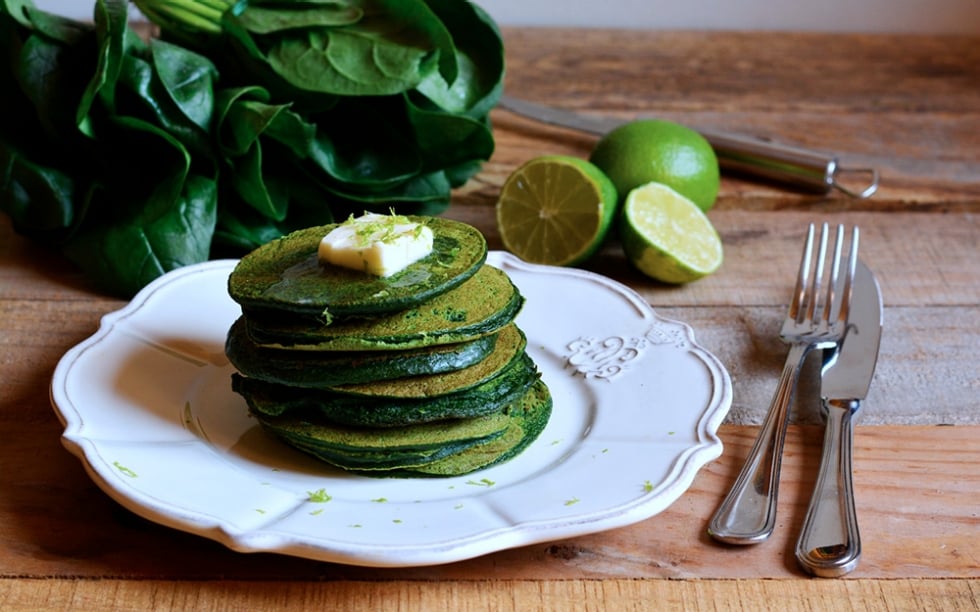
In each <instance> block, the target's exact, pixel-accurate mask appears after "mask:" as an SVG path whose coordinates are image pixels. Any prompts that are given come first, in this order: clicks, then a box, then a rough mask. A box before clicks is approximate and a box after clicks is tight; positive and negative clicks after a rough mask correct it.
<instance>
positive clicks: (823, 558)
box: [796, 400, 861, 578]
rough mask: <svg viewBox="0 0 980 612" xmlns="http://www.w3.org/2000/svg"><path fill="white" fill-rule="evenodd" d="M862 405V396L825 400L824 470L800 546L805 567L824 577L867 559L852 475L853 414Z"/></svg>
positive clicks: (833, 576) (800, 556) (815, 491)
mask: <svg viewBox="0 0 980 612" xmlns="http://www.w3.org/2000/svg"><path fill="white" fill-rule="evenodd" d="M859 406H860V402H858V401H857V400H831V401H828V402H825V403H824V408H825V410H826V413H827V428H826V430H825V431H824V439H823V454H822V456H821V458H820V471H819V472H818V473H817V483H816V487H815V488H814V490H813V497H812V498H811V499H810V507H809V508H808V509H807V512H806V518H805V519H804V520H803V531H802V532H801V533H800V539H799V541H798V542H797V544H796V558H797V560H799V562H800V565H802V566H803V568H804V569H805V570H807V571H808V572H810V573H811V574H813V575H815V576H820V577H822V578H835V577H837V576H843V575H844V574H846V573H848V572H850V571H851V570H853V569H854V568H855V567H857V564H858V560H859V559H860V558H861V533H860V531H859V530H858V522H857V511H856V509H855V507H854V486H853V478H852V475H851V449H852V448H853V440H854V427H853V418H852V416H853V414H854V412H856V411H857V409H858V407H859Z"/></svg>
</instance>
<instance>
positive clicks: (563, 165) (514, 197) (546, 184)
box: [497, 155, 617, 266]
mask: <svg viewBox="0 0 980 612" xmlns="http://www.w3.org/2000/svg"><path fill="white" fill-rule="evenodd" d="M616 200H617V193H616V188H615V187H614V186H613V184H612V181H611V180H609V177H607V176H606V175H605V174H603V172H602V171H601V170H599V169H598V168H596V167H595V166H594V165H593V164H591V163H589V162H587V161H585V160H584V159H578V158H576V157H570V156H562V155H549V156H544V157H538V158H535V159H532V160H530V161H528V162H526V163H525V164H524V165H522V166H521V167H519V168H518V169H517V170H515V171H514V172H513V174H511V175H510V177H509V178H508V179H507V181H506V182H505V183H504V185H503V187H502V188H501V191H500V198H499V199H498V200H497V228H498V229H499V230H500V238H501V240H502V241H503V243H504V247H505V248H506V249H507V250H508V251H510V252H511V253H513V254H514V255H517V256H518V257H520V258H521V259H523V260H524V261H528V262H531V263H541V264H550V265H556V266H566V265H575V264H578V263H581V262H582V261H584V260H585V259H586V258H588V257H589V256H590V255H592V254H593V253H595V251H596V250H597V249H598V248H599V246H601V244H602V241H603V240H604V239H605V237H606V234H607V233H608V231H609V227H610V226H611V225H612V219H613V216H614V213H615V210H616Z"/></svg>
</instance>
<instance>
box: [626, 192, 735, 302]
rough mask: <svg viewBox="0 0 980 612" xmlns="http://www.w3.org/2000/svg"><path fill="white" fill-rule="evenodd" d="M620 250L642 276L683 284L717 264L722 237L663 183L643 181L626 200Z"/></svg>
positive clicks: (713, 268)
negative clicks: (621, 249)
mask: <svg viewBox="0 0 980 612" xmlns="http://www.w3.org/2000/svg"><path fill="white" fill-rule="evenodd" d="M622 240H623V250H624V251H625V252H626V256H627V257H628V258H629V260H630V261H631V262H632V263H633V264H634V265H635V266H636V267H637V268H638V269H639V270H640V271H641V272H643V273H644V274H646V275H647V276H650V277H652V278H655V279H657V280H660V281H663V282H665V283H673V284H680V283H688V282H691V281H694V280H697V279H699V278H702V277H704V276H707V275H708V274H711V273H712V272H714V271H715V270H717V269H718V268H719V267H720V266H721V262H722V258H723V255H722V247H721V238H720V237H719V236H718V232H717V231H716V230H715V228H714V226H713V225H712V224H711V221H710V220H709V219H708V217H707V216H705V214H704V213H703V212H702V211H701V209H700V208H698V206H697V205H696V204H695V203H694V202H692V201H691V200H689V199H688V198H686V197H684V196H682V195H681V194H679V193H677V192H676V191H674V190H673V189H671V188H670V187H668V186H667V185H664V184H662V183H647V184H646V185H642V186H640V187H637V188H636V189H633V190H632V191H630V192H629V194H628V195H627V196H626V202H625V204H624V207H623V227H622Z"/></svg>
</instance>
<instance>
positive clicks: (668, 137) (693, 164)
mask: <svg viewBox="0 0 980 612" xmlns="http://www.w3.org/2000/svg"><path fill="white" fill-rule="evenodd" d="M589 161H591V162H592V163H593V164H595V165H596V166H597V167H598V168H599V169H600V170H602V171H603V172H604V173H605V174H606V175H607V176H608V177H609V178H610V179H611V180H612V182H613V184H614V185H615V186H616V191H617V192H618V193H619V195H620V198H621V199H624V198H625V197H626V196H627V194H629V192H630V191H632V190H633V189H635V188H637V187H639V186H640V185H645V184H647V183H650V182H657V183H663V184H664V185H667V186H669V187H671V188H672V189H674V190H675V191H677V192H678V193H680V194H681V195H683V196H684V197H686V198H688V199H690V200H691V201H692V202H694V203H695V204H697V206H698V208H700V209H701V210H702V211H707V210H708V209H710V208H711V207H712V206H714V203H715V198H717V197H718V188H719V186H720V183H721V180H720V176H719V175H720V173H719V169H718V157H717V156H716V155H715V152H714V149H712V148H711V144H709V143H708V141H707V140H705V138H704V136H702V135H701V134H699V133H697V132H696V131H694V130H692V129H691V128H689V127H687V126H684V125H681V124H679V123H674V122H671V121H665V120H662V119H639V120H636V121H631V122H629V123H625V124H623V125H621V126H619V127H617V128H615V129H614V130H612V131H611V132H609V133H607V134H606V135H605V136H603V137H602V138H600V139H599V142H597V143H596V146H595V148H594V149H593V150H592V154H591V156H590V157H589Z"/></svg>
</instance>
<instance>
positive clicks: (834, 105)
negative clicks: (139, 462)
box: [0, 29, 980, 612]
mask: <svg viewBox="0 0 980 612" xmlns="http://www.w3.org/2000/svg"><path fill="white" fill-rule="evenodd" d="M505 40H506V48H507V52H508V80H507V89H508V91H509V92H510V93H512V94H515V95H520V96H522V97H525V98H528V99H532V100H536V101H539V102H545V103H550V104H554V105H561V106H565V107H568V108H572V109H576V110H580V111H583V112H595V113H606V114H614V115H618V116H623V117H627V116H631V115H633V114H634V113H647V114H653V113H655V114H657V115H660V116H663V117H666V118H669V119H674V120H677V121H681V122H685V123H688V124H690V125H694V126H703V127H706V128H713V129H722V130H729V131H736V132H740V133H745V134H750V135H757V136H761V137H771V138H773V139H777V140H781V141H786V142H791V143H795V144H799V145H804V146H807V147H810V148H813V149H818V150H824V151H836V152H838V153H839V154H840V156H841V161H842V163H845V164H849V165H856V166H864V165H871V166H874V167H877V168H879V169H880V170H881V172H882V177H883V178H882V186H881V189H880V192H879V193H878V194H877V195H875V196H874V197H873V198H872V199H869V200H866V201H858V200H854V199H850V198H848V197H846V196H843V195H841V194H836V193H834V194H829V195H814V194H806V193H800V192H797V191H793V190H791V189H785V188H783V187H779V186H774V185H766V184H760V183H756V182H751V181H747V180H744V179H740V178H737V177H725V179H724V181H723V185H722V192H721V195H720V198H719V200H718V204H717V205H716V207H715V208H714V209H713V210H712V211H711V213H710V218H711V220H712V221H713V222H714V224H715V225H716V227H717V228H718V230H719V232H720V234H721V236H722V239H723V241H724V245H725V252H726V260H725V265H724V267H723V268H722V269H721V270H720V271H719V272H718V273H717V274H715V275H714V276H711V277H709V278H706V279H704V280H702V281H699V282H697V283H693V284H691V285H688V286H684V287H667V286H663V285H659V284H656V283H654V282H652V281H649V280H647V279H645V278H643V277H641V276H640V275H638V274H637V273H636V272H634V271H632V270H631V269H630V268H629V267H628V266H627V264H626V262H625V260H624V259H623V256H622V254H621V253H620V251H619V249H618V247H617V246H616V245H615V244H611V245H609V246H608V247H607V248H606V249H605V250H603V251H602V253H601V254H600V255H599V256H598V257H597V258H596V259H595V260H594V261H592V262H590V263H589V266H588V267H589V268H591V269H593V270H596V271H599V272H601V273H603V274H607V275H609V276H611V277H613V278H616V279H619V280H621V281H623V282H625V283H627V284H629V285H631V286H633V287H635V288H636V289H637V290H639V291H640V292H641V293H642V294H643V295H644V296H645V297H646V298H647V299H648V300H649V301H650V303H652V304H653V305H654V306H655V308H656V309H657V310H658V312H660V313H661V314H662V315H664V316H667V317H669V318H675V319H680V320H683V321H686V322H688V323H690V324H691V325H692V326H693V327H694V329H695V330H696V333H697V337H698V340H699V342H700V343H701V344H702V345H704V346H705V347H706V348H707V349H708V350H710V351H712V352H713V353H715V354H716V355H717V356H718V357H719V358H720V359H721V360H722V362H723V363H724V364H725V366H726V368H727V369H728V370H729V372H730V374H731V376H732V380H733V388H734V403H733V406H732V411H731V413H730V415H729V420H728V421H727V422H726V424H725V425H723V426H722V428H721V432H720V433H721V437H722V439H723V441H724V443H725V452H724V454H723V455H722V457H721V458H720V459H718V460H717V461H714V462H712V463H711V464H709V465H708V466H707V467H705V468H704V469H703V470H702V471H701V472H700V473H699V474H698V476H697V478H696V479H695V481H694V483H693V486H692V487H691V488H690V490H689V491H688V492H687V493H686V494H684V495H683V496H682V497H681V498H680V499H679V500H678V501H677V502H676V503H674V504H673V505H672V506H671V507H670V508H668V509H667V510H666V511H664V512H663V513H661V514H659V515H657V516H655V517H653V518H650V519H649V520H646V521H643V522H641V523H639V524H635V525H632V526H629V527H623V528H620V529H616V530H612V531H608V532H604V533H598V534H594V535H589V536H584V537H578V538H574V539H568V540H560V541H555V542H549V543H543V544H537V545H533V546H526V547H523V548H518V549H514V550H506V551H502V552H499V553H496V554H491V555H488V556H485V557H482V558H478V559H473V560H469V561H463V562H459V563H453V564H449V565H443V566H436V567H424V568H411V569H386V570H379V569H368V568H358V567H347V566H339V565H331V564H325V563H319V562H313V561H307V560H303V559H298V558H290V557H282V556H276V555H272V554H250V555H246V554H239V553H235V552H232V551H230V550H227V549H225V548H223V547H222V546H221V545H219V544H216V543H213V542H211V541H209V540H206V539H203V538H200V537H197V536H192V535H188V534H184V533H181V532H177V531H173V530H170V529H168V528H165V527H161V526H158V525H156V524H153V523H150V522H148V521H145V520H143V519H140V518H138V517H136V516H135V515H133V514H131V513H130V512H128V511H125V510H123V509H122V508H121V507H120V506H118V505H117V504H116V503H114V502H113V501H111V500H110V499H109V498H108V496H107V495H105V494H104V493H102V492H101V491H100V490H99V489H97V488H96V486H95V485H94V484H93V483H92V481H91V480H89V478H87V477H86V475H85V473H84V471H83V469H82V466H81V465H80V463H79V461H78V460H77V459H75V458H74V457H73V456H71V455H69V454H68V453H67V452H66V451H65V450H64V449H63V448H62V447H61V444H60V442H59V436H60V433H61V427H60V425H59V423H58V420H57V419H56V417H55V415H54V413H53V411H52V409H51V406H50V404H49V400H48V384H49V381H50V377H51V374H52V370H53V368H54V366H55V363H56V362H57V360H58V359H59V358H60V357H61V355H62V354H63V353H64V352H65V351H66V350H67V349H69V348H70V347H72V346H73V345H75V344H76V343H78V342H80V341H82V340H83V339H85V338H86V337H88V336H89V335H91V334H92V333H93V332H95V330H96V328H97V326H98V323H99V318H100V317H101V316H102V315H104V314H106V313H107V312H110V311H112V310H115V309H117V308H119V307H121V306H122V305H123V302H122V301H119V300H116V299H111V298H109V297H106V296H104V295H100V294H99V293H97V292H95V291H93V290H92V289H90V288H89V287H88V286H87V285H86V283H85V281H84V279H82V278H81V277H80V276H79V275H78V274H77V273H76V272H75V271H74V270H72V269H71V267H70V266H69V265H67V264H66V263H65V261H64V260H63V259H62V258H61V257H59V256H58V255H55V254H51V253H49V252H45V251H42V250H40V248H39V247H37V246H35V245H33V244H31V243H29V242H27V241H26V240H24V239H23V238H21V237H19V236H17V235H15V234H14V233H13V231H12V229H11V228H10V225H9V222H7V221H6V220H3V221H0V368H2V376H0V420H2V431H3V438H2V439H3V443H2V445H0V465H2V470H3V472H2V476H0V577H2V580H0V608H2V609H35V608H41V607H49V608H72V609H94V608H99V609H106V608H110V607H116V608H127V609H128V608H134V609H135V608H150V607H151V608H159V609H166V608H181V609H205V610H217V609H229V608H244V607H246V606H247V607H249V608H252V609H260V608H262V607H271V606H273V605H277V606H282V605H284V604H286V602H288V603H289V605H290V606H293V607H298V606H307V607H314V606H315V607H318V608H329V609H356V608H366V609H381V608H382V606H383V607H384V609H445V610H450V609H451V610H456V611H458V612H463V611H465V610H477V609H495V610H497V609H499V610H518V609H520V610H523V609H534V608H546V609H549V610H580V609H601V608H608V609H610V610H612V609H615V610H628V609H655V608H656V609H662V608H665V607H668V606H669V607H673V608H695V607H706V608H717V609H773V610H776V609H778V610H793V609H800V610H803V609H806V610H809V609H824V608H830V607H832V606H833V607H838V606H841V607H843V606H849V607H850V608H852V609H859V610H863V609H869V610H872V609H873V610H884V609H889V610H912V609H916V610H924V609H925V610H976V609H978V607H980V581H978V578H980V519H978V508H980V476H978V473H977V472H978V470H977V466H978V465H980V425H977V424H976V423H977V417H978V416H980V410H978V408H980V368H978V366H977V358H978V357H980V348H978V347H980V325H978V324H977V312H978V311H977V304H980V265H977V257H978V238H980V217H978V213H980V162H978V160H980V39H978V38H976V37H972V38H960V37H949V38H946V37H918V36H863V35H822V34H785V33H696V32H695V33H673V32H669V33H668V32H623V31H618V32H617V31H575V30H539V29H507V30H505ZM493 118H494V121H495V126H496V137H497V143H498V147H497V151H496V153H495V155H494V156H493V158H492V159H491V160H490V162H489V163H487V164H486V166H485V169H484V171H483V172H482V173H481V174H479V175H478V176H477V177H476V178H475V179H474V180H472V181H470V183H469V184H467V185H466V186H465V187H463V188H462V189H460V190H459V193H458V195H457V197H456V199H455V203H454V206H453V207H452V209H451V210H450V212H449V213H448V214H449V216H452V217H455V218H459V219H463V220H466V221H469V222H472V223H474V224H475V225H477V226H478V227H480V228H481V229H482V230H483V231H484V232H485V233H486V235H487V238H488V240H489V242H490V244H491V246H492V247H495V248H499V246H500V241H499V236H498V234H497V231H496V229H495V227H494V221H493V205H494V202H495V198H496V194H497V192H498V189H499V187H500V185H501V183H502V182H503V181H504V179H505V178H506V176H507V175H508V174H509V172H510V171H512V170H513V169H514V168H515V167H516V166H517V165H518V164H520V163H521V162H523V161H525V160H527V159H530V158H531V157H533V156H535V155H539V154H545V153H568V154H572V155H578V156H582V157H585V156H587V155H588V153H589V150H590V147H591V146H592V143H593V142H594V139H593V138H592V137H589V136H585V135H581V134H577V133H574V132H571V131H567V130H562V129H558V128H552V127H546V126H542V125H539V124H535V123H533V122H530V121H527V120H525V119H521V118H519V117H515V116H513V115H510V114H508V113H506V112H504V111H501V110H498V111H494V116H493ZM822 220H829V221H831V222H844V223H848V224H858V225H860V226H861V228H862V232H863V234H862V243H861V250H862V257H863V258H864V259H865V261H866V262H867V263H868V265H869V266H870V267H871V268H872V269H873V270H875V271H876V272H877V274H878V276H879V279H880V282H881V286H882V291H883V294H884V300H885V304H886V313H885V318H886V327H885V335H884V338H883V343H882V347H881V358H880V362H879V368H878V371H877V374H876V379H875V384H874V387H873V390H872V394H871V396H870V397H869V398H868V402H867V404H866V408H865V410H866V412H867V413H868V415H870V416H869V417H868V420H867V421H865V422H864V424H863V425H861V426H859V427H858V430H857V440H856V449H855V457H854V461H855V482H856V486H857V506H858V512H859V517H860V522H861V527H862V531H863V536H864V556H863V559H862V561H861V564H860V566H859V567H858V568H857V570H856V571H854V572H853V573H852V574H850V575H848V576H847V577H846V578H843V579H836V580H822V579H813V578H808V577H806V576H805V575H804V574H803V573H802V572H801V570H800V569H799V568H798V567H797V565H796V562H795V559H794V557H793V553H792V549H793V546H794V543H795V539H796V536H797V534H798V531H799V529H800V525H801V522H802V520H803V513H804V511H805V507H806V503H807V501H808V498H809V493H810V490H811V488H812V486H813V481H814V478H815V469H816V463H817V460H818V456H819V444H820V437H821V429H820V427H819V425H816V424H813V423H806V422H802V423H797V424H794V425H792V426H791V428H790V431H789V439H788V441H787V447H786V455H785V464H784V468H783V478H782V489H781V496H780V507H779V523H778V526H777V529H776V533H775V535H774V536H773V537H772V539H771V540H770V541H768V542H766V543H764V544H760V545H757V546H754V547H748V548H731V547H725V546H721V545H718V544H715V543H714V542H713V541H711V539H710V538H709V537H708V536H707V535H706V534H705V525H706V522H707V520H708V518H709V516H710V515H711V513H712V512H713V510H714V508H715V507H716V505H717V504H718V503H719V501H720V500H721V497H722V496H723V495H724V492H725V490H726V489H727V487H728V486H729V484H730V483H731V482H732V480H733V479H734V477H735V474H736V473H737V471H738V469H739V467H740V466H741V463H742V460H743V459H744V457H745V455H746V453H747V452H748V448H749V446H750V445H751V443H752V441H753V439H754V436H755V432H756V430H757V425H756V424H757V422H758V419H759V417H760V416H761V411H762V410H763V409H764V407H765V406H766V405H767V404H768V400H769V396H770V394H771V392H772V389H773V387H774V384H775V376H776V373H777V372H778V368H779V367H780V366H781V363H782V360H783V357H784V355H785V347H784V346H783V345H782V344H781V343H780V342H779V341H778V340H777V339H776V333H777V331H778V325H779V321H780V319H781V317H782V316H783V313H784V310H785V304H786V301H787V300H788V292H789V289H790V287H789V283H790V282H791V280H792V278H793V276H794V269H795V265H796V264H795V261H796V260H797V258H798V249H799V244H800V240H801V236H802V233H803V231H804V227H805V225H806V224H807V223H808V222H810V221H822ZM807 384H808V383H806V382H804V383H803V385H804V389H806V385H807ZM809 389H810V390H811V392H812V390H813V385H812V383H810V387H809ZM803 395H805V393H804V394H803ZM890 413H892V414H894V415H896V416H895V417H894V418H892V417H890Z"/></svg>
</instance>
